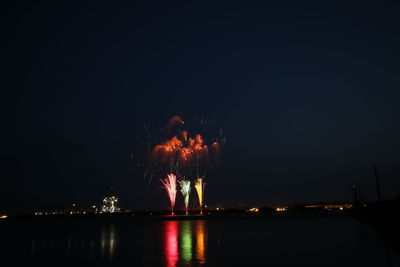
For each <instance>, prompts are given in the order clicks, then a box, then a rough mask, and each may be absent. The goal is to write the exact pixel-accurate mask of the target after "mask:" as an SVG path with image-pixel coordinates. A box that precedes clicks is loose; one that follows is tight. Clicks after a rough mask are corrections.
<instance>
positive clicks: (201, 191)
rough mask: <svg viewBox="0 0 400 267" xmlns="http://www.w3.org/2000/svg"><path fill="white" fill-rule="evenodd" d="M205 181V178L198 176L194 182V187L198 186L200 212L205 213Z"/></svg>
mask: <svg viewBox="0 0 400 267" xmlns="http://www.w3.org/2000/svg"><path fill="white" fill-rule="evenodd" d="M205 185H206V184H205V183H203V178H197V180H196V182H195V183H194V188H196V191H197V196H198V198H199V205H200V214H203V210H202V207H203V196H204V195H203V194H204V187H205Z"/></svg>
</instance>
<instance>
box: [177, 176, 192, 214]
mask: <svg viewBox="0 0 400 267" xmlns="http://www.w3.org/2000/svg"><path fill="white" fill-rule="evenodd" d="M178 182H179V185H180V186H181V193H182V195H183V201H184V202H185V212H186V215H187V214H188V209H189V196H190V191H191V190H192V189H191V188H190V181H188V180H181V181H178Z"/></svg>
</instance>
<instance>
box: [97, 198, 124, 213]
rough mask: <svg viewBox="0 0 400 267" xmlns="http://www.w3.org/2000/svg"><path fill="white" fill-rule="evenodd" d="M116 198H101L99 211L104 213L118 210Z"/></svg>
mask: <svg viewBox="0 0 400 267" xmlns="http://www.w3.org/2000/svg"><path fill="white" fill-rule="evenodd" d="M119 210H120V209H119V206H118V198H117V197H115V196H111V197H106V198H104V199H103V206H102V207H101V212H104V213H115V212H119Z"/></svg>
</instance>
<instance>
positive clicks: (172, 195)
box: [160, 173, 177, 215]
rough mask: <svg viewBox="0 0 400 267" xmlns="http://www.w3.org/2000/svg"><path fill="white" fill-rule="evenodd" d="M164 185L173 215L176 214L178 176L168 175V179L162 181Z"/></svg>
mask: <svg viewBox="0 0 400 267" xmlns="http://www.w3.org/2000/svg"><path fill="white" fill-rule="evenodd" d="M160 181H161V182H162V184H163V185H164V188H165V190H166V191H167V195H168V198H169V201H170V202H171V214H172V215H173V214H174V207H175V200H176V191H177V190H176V176H175V175H174V174H172V173H171V174H168V175H167V178H164V179H160Z"/></svg>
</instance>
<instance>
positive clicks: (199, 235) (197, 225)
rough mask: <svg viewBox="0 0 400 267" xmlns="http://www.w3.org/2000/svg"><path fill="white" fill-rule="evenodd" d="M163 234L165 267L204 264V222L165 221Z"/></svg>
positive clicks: (205, 241) (205, 242)
mask: <svg viewBox="0 0 400 267" xmlns="http://www.w3.org/2000/svg"><path fill="white" fill-rule="evenodd" d="M164 233H165V245H164V258H165V263H166V266H168V267H172V266H177V265H179V266H192V265H194V266H196V265H197V266H201V265H204V264H205V263H206V260H207V259H206V251H207V250H206V246H207V245H206V244H207V240H206V227H205V222H204V221H180V222H179V221H166V222H165V228H164ZM193 255H195V258H193ZM178 262H179V264H178Z"/></svg>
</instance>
